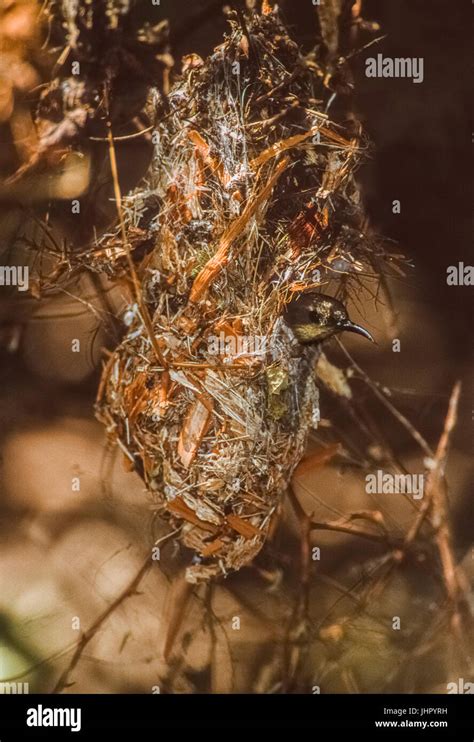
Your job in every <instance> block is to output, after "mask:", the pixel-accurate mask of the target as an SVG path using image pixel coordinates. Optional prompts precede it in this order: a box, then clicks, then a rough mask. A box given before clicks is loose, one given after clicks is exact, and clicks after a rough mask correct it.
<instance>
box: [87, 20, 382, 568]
mask: <svg viewBox="0 0 474 742" xmlns="http://www.w3.org/2000/svg"><path fill="white" fill-rule="evenodd" d="M229 20H230V26H231V31H230V33H229V34H228V36H227V38H226V40H225V42H224V43H223V44H222V45H221V46H219V47H218V48H217V49H216V50H215V51H214V53H213V54H212V56H211V57H210V58H209V59H208V60H206V61H203V60H202V59H200V58H199V57H197V56H195V55H192V56H190V57H187V58H185V60H184V67H183V76H182V79H181V80H179V81H178V82H177V83H176V84H175V85H174V86H173V88H172V89H171V91H170V94H169V96H167V97H166V98H165V97H163V96H160V95H159V94H155V95H154V96H153V97H152V100H151V102H150V107H151V108H152V113H153V115H154V117H155V121H156V128H155V131H154V142H155V152H154V159H153V163H152V166H151V168H150V171H149V173H148V176H147V180H146V183H144V184H143V185H142V187H140V188H139V189H138V190H137V191H136V192H135V193H133V194H132V195H131V196H129V197H128V198H127V199H126V200H125V201H124V203H123V206H124V208H123V210H122V209H120V212H121V218H122V232H121V234H119V235H117V236H115V237H110V236H109V237H108V238H107V242H106V244H107V247H108V248H109V249H111V251H112V252H113V248H114V245H115V246H116V247H118V248H119V249H120V248H123V246H124V241H125V244H126V250H127V254H128V256H129V267H131V266H132V260H131V255H132V254H134V255H135V256H136V255H140V254H143V252H145V253H146V256H145V258H144V259H143V260H141V262H140V263H139V265H138V268H137V269H136V272H135V268H133V267H132V268H131V269H132V270H133V276H134V290H135V302H134V303H133V305H131V306H130V308H129V311H128V313H127V316H126V319H127V323H128V331H127V334H126V336H125V339H124V340H123V342H122V344H121V345H120V346H119V347H118V349H117V350H116V351H115V352H114V353H113V355H112V356H111V357H110V359H109V361H108V363H107V366H106V369H105V371H104V375H103V379H102V384H101V388H100V391H99V396H98V414H99V416H100V419H101V420H102V421H104V422H105V424H106V425H107V428H108V431H109V434H110V436H111V438H112V439H113V440H116V441H117V442H118V444H119V445H120V447H121V448H122V450H123V452H124V454H125V456H126V458H127V460H128V461H129V464H130V466H131V468H134V469H136V470H137V471H138V472H140V474H141V475H142V476H143V479H144V481H145V483H146V486H147V489H148V490H149V492H150V493H151V494H152V497H153V502H154V504H155V507H156V510H157V511H158V512H159V513H161V514H162V515H163V516H164V517H166V518H168V519H169V520H170V522H171V524H172V527H173V529H176V530H178V531H179V533H180V540H181V542H182V543H183V544H184V545H185V546H186V547H189V548H190V549H191V550H192V551H193V552H194V554H195V556H194V559H193V564H192V566H190V567H189V568H188V570H187V579H188V581H189V582H199V581H202V580H207V579H209V578H211V577H213V576H216V575H219V574H224V575H225V574H227V573H229V572H231V571H233V570H237V569H239V568H240V567H241V566H242V565H245V564H247V563H249V562H250V560H251V559H252V558H253V557H254V556H255V555H256V554H257V553H258V551H259V550H260V548H261V546H262V544H263V543H264V541H265V539H266V537H267V535H268V533H269V532H270V531H271V529H272V525H273V524H274V520H275V516H276V515H277V512H278V509H279V503H280V498H281V495H282V493H283V492H284V491H285V490H286V488H287V485H288V483H289V481H290V478H291V475H292V472H293V470H294V468H295V466H296V465H297V464H298V462H299V461H300V459H301V457H302V455H303V452H304V448H305V444H306V440H307V435H308V432H309V430H310V429H311V427H312V426H313V425H314V426H315V425H316V422H317V418H318V390H317V386H316V381H317V379H316V376H315V373H314V364H315V361H316V359H317V357H318V355H319V350H318V349H312V350H311V351H307V350H306V351H305V350H303V348H302V347H301V346H299V344H298V343H297V342H296V340H295V338H294V336H293V335H292V333H291V331H290V330H289V329H288V328H287V326H286V325H285V324H284V322H283V320H282V317H281V315H282V311H283V309H284V307H285V305H286V303H287V302H288V301H289V300H290V298H291V297H292V296H294V295H295V292H300V291H302V290H305V289H308V288H314V287H317V286H320V285H321V284H322V283H323V284H327V283H328V282H330V281H331V280H336V282H337V287H338V290H339V291H340V292H341V293H343V294H345V292H346V291H347V290H348V288H349V287H350V285H351V282H352V281H357V275H358V273H359V272H361V271H366V272H370V270H371V267H370V266H371V262H372V260H373V258H374V256H375V254H376V252H377V250H376V248H375V247H374V245H373V244H371V242H370V241H369V240H368V239H367V238H366V237H364V235H363V234H362V232H361V225H362V213H361V208H360V205H359V194H358V191H357V187H356V183H355V180H354V170H355V168H356V166H357V163H358V161H359V158H360V155H361V143H360V140H359V138H358V137H357V135H356V132H355V131H354V128H355V127H354V125H353V122H351V123H350V124H349V123H348V122H346V125H345V126H344V125H343V124H342V123H339V124H336V123H334V122H333V121H331V119H330V116H329V111H330V106H331V103H332V101H333V100H334V91H333V90H331V89H329V88H328V87H327V85H326V82H327V75H326V71H325V70H324V69H322V68H321V67H320V66H319V65H318V63H316V62H315V61H311V62H310V61H309V60H307V59H305V58H303V57H302V56H301V54H300V52H299V49H298V47H297V45H296V44H295V43H294V42H293V41H292V40H291V39H290V37H289V36H288V33H287V30H286V29H285V28H284V27H283V25H282V24H281V22H280V20H279V19H278V16H277V14H276V13H275V12H267V13H264V14H262V15H258V14H252V15H250V16H248V17H247V19H245V18H244V17H243V16H235V15H233V14H231V15H230V19H229ZM119 207H120V204H119ZM219 339H221V340H223V343H224V347H222V343H221V345H219V342H218V340H219ZM256 340H257V342H256Z"/></svg>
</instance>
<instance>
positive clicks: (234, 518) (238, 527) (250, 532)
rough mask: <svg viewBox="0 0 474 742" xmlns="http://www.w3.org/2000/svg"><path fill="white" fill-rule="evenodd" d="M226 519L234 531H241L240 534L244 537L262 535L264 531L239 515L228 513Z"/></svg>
mask: <svg viewBox="0 0 474 742" xmlns="http://www.w3.org/2000/svg"><path fill="white" fill-rule="evenodd" d="M226 520H227V523H228V524H229V526H230V527H231V528H233V529H234V531H237V533H240V535H241V536H243V537H244V538H253V537H254V536H262V532H261V531H260V529H259V528H255V526H253V525H252V524H251V523H249V522H248V521H246V520H243V519H242V518H239V516H238V515H228V516H227V518H226Z"/></svg>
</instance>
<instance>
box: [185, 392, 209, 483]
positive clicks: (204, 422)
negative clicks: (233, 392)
mask: <svg viewBox="0 0 474 742" xmlns="http://www.w3.org/2000/svg"><path fill="white" fill-rule="evenodd" d="M211 415H212V406H210V405H209V403H205V402H204V401H203V400H202V399H196V401H195V402H194V404H193V405H192V407H191V409H190V410H189V412H188V414H187V416H186V419H185V421H184V425H183V428H182V430H181V434H180V436H179V441H178V455H179V457H180V459H181V463H182V464H183V466H184V467H185V468H186V469H187V468H188V467H189V466H190V465H191V462H192V461H193V460H194V457H195V456H196V453H197V451H198V448H199V446H200V444H201V441H202V439H203V437H204V436H205V434H206V431H207V430H208V428H209V423H210V420H211Z"/></svg>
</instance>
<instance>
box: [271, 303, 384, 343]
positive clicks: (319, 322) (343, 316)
mask: <svg viewBox="0 0 474 742" xmlns="http://www.w3.org/2000/svg"><path fill="white" fill-rule="evenodd" d="M283 319H284V321H285V322H286V324H287V325H288V326H289V327H291V329H292V330H293V332H294V334H295V337H296V339H297V340H298V341H299V342H300V343H302V344H303V345H309V344H312V343H320V342H322V341H323V340H327V338H330V337H332V336H333V335H336V334H337V333H339V332H356V333H357V334H358V335H363V336H364V337H366V338H367V339H368V340H371V342H375V341H374V339H373V337H372V335H371V334H370V332H368V331H367V330H365V329H364V328H363V327H361V326H360V325H356V324H355V323H354V322H352V321H351V320H350V319H349V315H348V314H347V310H346V308H345V306H344V304H342V302H340V301H338V300H337V299H334V298H333V297H332V296H326V295H325V294H318V293H316V292H308V293H305V294H300V295H299V296H297V297H296V298H295V299H293V300H292V301H291V302H290V303H289V304H288V305H287V307H286V309H285V312H284V314H283Z"/></svg>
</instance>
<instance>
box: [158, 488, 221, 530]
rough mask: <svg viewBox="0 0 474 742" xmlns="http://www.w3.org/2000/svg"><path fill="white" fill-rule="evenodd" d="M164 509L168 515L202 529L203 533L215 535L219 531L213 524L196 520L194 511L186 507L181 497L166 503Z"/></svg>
mask: <svg viewBox="0 0 474 742" xmlns="http://www.w3.org/2000/svg"><path fill="white" fill-rule="evenodd" d="M166 509H167V510H169V512H170V513H173V515H177V516H178V517H179V518H182V519H183V520H185V521H187V522H188V523H192V524H193V525H195V526H199V528H202V529H203V530H204V531H210V532H211V533H217V532H218V530H219V529H218V528H217V526H215V525H214V524H213V523H209V521H206V520H201V519H200V518H198V516H197V515H196V513H195V512H194V510H193V509H192V508H190V507H189V506H188V505H186V503H185V502H184V500H183V499H182V498H181V497H175V498H174V500H171V501H170V502H167V503H166Z"/></svg>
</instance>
